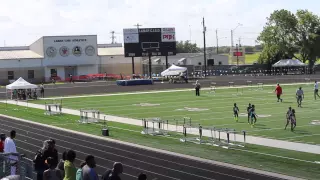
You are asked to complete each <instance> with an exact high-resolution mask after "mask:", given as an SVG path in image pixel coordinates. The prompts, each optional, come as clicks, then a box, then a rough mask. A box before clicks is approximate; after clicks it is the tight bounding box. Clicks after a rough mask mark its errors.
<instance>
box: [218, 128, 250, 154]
mask: <svg viewBox="0 0 320 180" xmlns="http://www.w3.org/2000/svg"><path fill="white" fill-rule="evenodd" d="M213 131H214V136H213V137H214V138H213V139H212V145H214V146H219V147H222V148H224V149H229V148H230V147H232V146H233V147H245V143H246V131H242V133H243V143H240V142H237V139H236V136H237V134H238V132H237V131H236V130H235V129H228V128H220V129H216V128H214V129H213ZM216 131H217V132H218V137H216V133H215V132H216ZM221 133H225V134H226V140H224V139H222V138H221Z"/></svg>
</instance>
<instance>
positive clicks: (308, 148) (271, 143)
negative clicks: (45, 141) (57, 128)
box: [0, 100, 320, 154]
mask: <svg viewBox="0 0 320 180" xmlns="http://www.w3.org/2000/svg"><path fill="white" fill-rule="evenodd" d="M0 102H2V103H6V101H0ZM7 103H8V104H14V105H15V104H17V105H19V106H25V107H27V106H28V107H31V108H37V109H43V110H44V109H45V106H44V105H40V104H33V103H26V102H21V101H19V102H17V101H13V100H8V101H7ZM62 112H63V113H65V114H71V115H76V116H80V111H78V110H73V109H66V108H62ZM104 117H105V118H106V120H108V121H113V122H119V123H124V124H131V125H136V126H142V121H141V120H137V119H131V118H123V117H117V116H110V115H106V114H100V118H101V119H103V118H104ZM150 124H151V123H150ZM149 126H150V125H149ZM141 129H142V128H141ZM182 129H183V128H182V126H178V127H177V126H175V125H168V130H169V131H176V130H177V131H178V132H182ZM198 132H199V130H198V129H197V128H188V129H187V133H188V134H193V135H198ZM202 133H203V136H206V137H211V131H209V130H203V132H202ZM216 135H217V136H218V133H216ZM220 138H221V139H225V140H226V139H227V134H226V133H223V132H221V134H220ZM230 140H231V141H233V140H234V137H233V134H231V135H230ZM236 141H237V142H243V135H240V134H238V135H236ZM246 143H249V144H256V145H261V146H268V147H274V148H281V149H288V150H294V151H300V152H307V153H313V154H320V146H318V145H311V144H304V143H296V142H288V141H282V140H275V139H268V138H261V137H254V136H246Z"/></svg>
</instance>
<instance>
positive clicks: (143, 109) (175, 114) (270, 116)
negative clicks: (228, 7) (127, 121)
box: [37, 85, 320, 144]
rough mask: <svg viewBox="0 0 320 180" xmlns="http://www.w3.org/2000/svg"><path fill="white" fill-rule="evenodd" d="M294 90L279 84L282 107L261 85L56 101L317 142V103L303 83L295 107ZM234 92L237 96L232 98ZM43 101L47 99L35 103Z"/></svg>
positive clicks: (319, 130)
mask: <svg viewBox="0 0 320 180" xmlns="http://www.w3.org/2000/svg"><path fill="white" fill-rule="evenodd" d="M297 87H298V86H283V90H284V95H283V99H284V101H283V102H282V103H278V102H277V101H276V98H275V94H273V93H272V91H273V87H264V90H257V88H253V89H252V90H250V89H249V88H245V89H218V90H216V93H209V90H203V91H201V96H200V97H196V96H195V95H194V91H185V92H166V93H153V94H134V95H116V96H99V97H81V98H71V99H63V102H62V103H63V107H65V108H71V109H77V110H79V109H80V108H93V109H98V110H100V111H101V112H102V113H105V114H109V115H115V116H121V117H130V118H135V119H142V118H152V117H159V118H161V119H163V120H169V123H171V124H176V120H177V119H178V120H182V119H183V117H190V118H191V119H192V124H193V125H198V124H201V125H202V126H213V127H217V128H232V129H236V130H237V131H242V130H247V132H248V135H254V136H261V137H267V138H273V139H281V140H287V141H295V142H304V143H309V144H320V125H312V124H310V123H311V122H312V121H313V120H320V117H319V115H320V114H319V112H320V111H319V110H320V107H319V104H320V99H319V100H317V101H316V100H314V98H313V90H312V88H313V86H312V85H304V86H303V89H304V91H305V94H306V96H305V99H304V101H303V108H298V107H297V104H296V99H295V91H296V88H297ZM237 91H238V93H242V94H240V95H237ZM45 102H50V100H46V101H45V100H42V101H37V103H45ZM143 103H144V104H143ZM233 103H237V104H238V106H239V109H240V117H239V122H236V121H235V120H234V119H233V111H232V107H233ZM248 103H251V104H254V105H255V106H256V113H257V114H258V115H259V116H260V117H258V122H257V123H256V125H255V127H253V128H252V127H251V126H250V125H248V123H247V117H246V116H247V115H246V107H247V105H248ZM289 106H292V107H293V108H294V109H295V110H296V116H297V127H296V130H295V131H294V132H291V131H290V130H289V129H290V127H288V129H287V130H284V126H285V122H286V119H285V114H286V111H287V109H288V107H289ZM241 113H244V114H243V115H242V114H241Z"/></svg>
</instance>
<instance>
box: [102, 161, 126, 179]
mask: <svg viewBox="0 0 320 180" xmlns="http://www.w3.org/2000/svg"><path fill="white" fill-rule="evenodd" d="M122 172H123V166H122V164H121V163H119V162H115V163H114V164H113V169H112V170H108V171H106V172H105V173H104V174H103V176H102V179H103V180H121V178H120V177H119V175H120V174H122Z"/></svg>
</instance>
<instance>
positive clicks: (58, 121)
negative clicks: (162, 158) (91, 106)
mask: <svg viewBox="0 0 320 180" xmlns="http://www.w3.org/2000/svg"><path fill="white" fill-rule="evenodd" d="M15 108H18V110H14V109H15ZM0 114H5V115H9V116H14V117H18V118H24V119H27V120H30V121H34V122H39V123H43V124H49V125H53V126H57V127H62V128H66V129H71V130H75V131H80V132H85V133H89V134H93V135H98V136H100V135H101V134H100V130H101V128H102V124H78V123H77V120H79V116H73V115H61V116H45V115H44V111H43V110H40V109H33V108H25V107H19V106H15V105H8V107H7V108H6V107H5V104H2V103H0ZM108 125H109V128H110V138H113V139H117V140H122V141H127V142H131V143H136V144H140V145H145V146H149V147H153V148H158V149H163V150H168V151H172V152H177V153H181V154H187V155H192V156H198V157H201V158H205V159H211V160H216V161H221V162H226V163H231V164H237V165H242V166H246V167H251V168H256V169H261V170H265V171H272V172H278V173H282V174H288V175H291V176H296V177H301V178H307V179H319V178H320V174H319V171H320V164H315V163H312V162H314V161H319V160H320V159H319V156H318V155H315V154H309V153H301V152H296V151H290V150H283V149H277V148H268V147H262V146H256V145H247V146H246V147H245V148H239V149H238V148H234V149H229V150H227V149H223V148H218V147H213V146H207V145H198V144H194V143H179V138H180V137H181V136H180V135H179V134H172V136H170V137H154V136H148V135H141V134H140V131H141V130H142V127H138V126H133V125H128V124H121V123H115V122H109V123H108ZM256 152H259V153H267V154H272V155H278V156H285V157H288V158H295V159H301V160H303V161H297V160H293V159H286V158H279V157H273V156H270V155H262V154H258V153H256ZM304 161H309V162H304ZM297 167H299V168H297Z"/></svg>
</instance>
